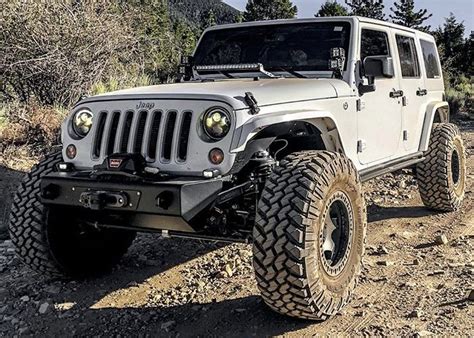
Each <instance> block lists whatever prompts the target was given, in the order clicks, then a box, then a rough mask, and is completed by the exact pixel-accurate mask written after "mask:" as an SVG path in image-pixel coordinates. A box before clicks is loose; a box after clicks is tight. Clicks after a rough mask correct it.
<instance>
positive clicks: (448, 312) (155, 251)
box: [0, 122, 474, 337]
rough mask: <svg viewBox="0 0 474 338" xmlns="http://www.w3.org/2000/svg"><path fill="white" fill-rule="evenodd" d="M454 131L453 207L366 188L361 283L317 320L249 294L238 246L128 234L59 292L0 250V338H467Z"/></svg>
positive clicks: (472, 217) (467, 271)
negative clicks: (119, 257)
mask: <svg viewBox="0 0 474 338" xmlns="http://www.w3.org/2000/svg"><path fill="white" fill-rule="evenodd" d="M461 129H462V130H463V135H464V138H465V142H466V146H467V148H468V167H469V171H468V172H469V173H470V174H469V176H468V181H467V182H468V188H467V194H466V199H465V202H464V204H463V207H462V209H461V210H460V211H458V212H455V213H448V214H441V213H433V212H430V211H428V210H426V209H424V208H423V207H422V203H421V200H420V198H419V195H418V192H417V189H416V184H415V182H414V180H413V178H412V177H411V176H408V175H405V174H400V175H396V176H394V175H387V176H384V177H383V178H379V179H377V180H375V181H372V182H370V183H368V184H366V186H365V189H366V199H367V202H368V206H369V207H368V210H369V226H368V227H369V229H368V230H369V231H368V249H367V254H366V256H365V259H364V263H365V267H364V270H363V276H362V278H361V281H360V283H359V285H358V287H357V289H356V291H355V296H354V299H353V300H352V302H351V303H350V304H349V305H348V306H347V307H346V308H345V309H344V310H343V312H342V313H341V314H339V315H337V316H336V317H334V318H332V319H330V320H328V321H326V322H323V323H314V322H309V321H303V320H296V319H291V318H286V317H283V316H280V315H278V314H275V313H273V312H272V311H270V310H269V309H268V308H267V307H266V306H265V305H264V304H263V303H262V301H261V300H260V298H259V296H258V292H257V289H256V286H255V282H254V277H253V273H252V268H251V255H250V254H251V248H250V246H247V245H216V244H212V243H206V242H199V241H188V240H180V239H161V238H159V237H157V236H156V235H140V236H139V238H138V240H137V241H136V242H135V244H134V245H133V247H132V248H131V250H130V251H129V253H128V254H127V255H126V257H125V258H124V259H123V261H122V262H121V264H120V265H119V266H118V267H117V268H116V269H115V270H114V271H113V272H112V273H111V274H109V275H107V276H104V277H101V278H96V279H91V280H85V281H79V282H72V281H69V282H67V281H59V280H45V279H43V278H41V276H38V275H36V274H34V273H32V272H30V270H28V269H27V268H26V267H24V266H23V265H22V264H21V263H20V262H19V261H18V260H17V258H15V257H14V253H13V248H12V247H11V243H10V242H9V241H4V242H2V241H0V336H13V335H18V334H19V335H31V334H33V335H38V336H43V335H46V336H63V335H65V336H72V335H111V334H114V335H127V336H128V335H138V334H141V335H151V336H155V335H160V336H177V335H179V336H270V335H289V336H298V337H299V336H302V335H315V334H336V333H338V334H347V335H362V334H369V335H388V334H390V335H414V334H419V335H424V334H428V333H434V334H446V335H453V334H464V335H471V336H472V335H474V328H473V323H474V311H473V304H474V303H473V302H472V301H469V300H468V299H467V294H468V292H472V290H473V288H474V260H473V254H474V251H473V246H474V123H472V122H471V123H470V124H467V123H465V124H462V123H461ZM10 174H11V173H10ZM9 177H10V176H9ZM15 177H16V176H15ZM3 179H5V176H3ZM0 214H1V212H0ZM443 236H445V237H446V238H444V237H443ZM445 239H446V243H443V240H445Z"/></svg>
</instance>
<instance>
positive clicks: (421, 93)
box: [416, 89, 428, 96]
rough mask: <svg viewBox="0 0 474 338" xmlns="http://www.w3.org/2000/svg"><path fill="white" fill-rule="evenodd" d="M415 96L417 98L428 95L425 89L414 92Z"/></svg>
mask: <svg viewBox="0 0 474 338" xmlns="http://www.w3.org/2000/svg"><path fill="white" fill-rule="evenodd" d="M416 95H418V96H425V95H428V91H427V90H426V89H418V90H417V91H416Z"/></svg>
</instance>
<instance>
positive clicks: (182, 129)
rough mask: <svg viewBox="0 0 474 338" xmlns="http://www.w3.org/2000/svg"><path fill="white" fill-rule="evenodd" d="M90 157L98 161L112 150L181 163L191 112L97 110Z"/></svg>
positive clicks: (187, 140) (184, 159)
mask: <svg viewBox="0 0 474 338" xmlns="http://www.w3.org/2000/svg"><path fill="white" fill-rule="evenodd" d="M98 116H99V117H98V119H97V127H96V131H95V135H94V141H93V146H92V156H93V158H94V159H96V160H99V159H100V160H102V159H103V158H105V157H106V156H108V155H110V154H113V153H118V152H120V153H126V152H128V153H140V154H142V155H143V156H144V157H145V158H146V160H147V161H148V162H154V161H155V160H156V159H160V160H161V161H162V162H165V163H166V162H170V161H176V162H185V161H186V157H187V152H188V143H189V134H190V128H191V119H192V112H191V111H185V112H182V113H178V112H177V111H176V110H170V111H167V112H166V111H165V112H164V111H161V110H155V111H146V110H140V111H138V112H136V111H126V112H123V113H122V112H118V111H113V112H100V113H99V114H98Z"/></svg>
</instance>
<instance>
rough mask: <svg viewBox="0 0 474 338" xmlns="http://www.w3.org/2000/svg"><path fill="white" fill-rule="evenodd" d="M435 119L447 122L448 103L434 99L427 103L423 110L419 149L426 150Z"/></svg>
mask: <svg viewBox="0 0 474 338" xmlns="http://www.w3.org/2000/svg"><path fill="white" fill-rule="evenodd" d="M435 119H436V121H437V122H438V121H439V122H442V123H447V122H449V104H448V102H444V101H435V102H431V103H429V104H428V106H427V107H426V112H425V120H424V122H423V130H422V134H421V140H420V146H419V151H427V150H428V145H429V143H430V137H431V129H432V127H433V123H434V122H435Z"/></svg>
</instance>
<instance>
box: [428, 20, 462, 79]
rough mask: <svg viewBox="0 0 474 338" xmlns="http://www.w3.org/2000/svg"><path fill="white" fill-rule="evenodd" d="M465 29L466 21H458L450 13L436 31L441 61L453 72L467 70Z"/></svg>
mask: <svg viewBox="0 0 474 338" xmlns="http://www.w3.org/2000/svg"><path fill="white" fill-rule="evenodd" d="M464 31H465V26H464V23H463V22H458V21H457V20H456V17H455V16H454V14H453V13H450V15H449V17H447V18H446V21H445V22H444V24H443V26H442V27H439V28H438V29H437V30H436V32H435V33H434V35H435V38H436V41H437V43H438V46H439V49H440V52H441V53H440V54H441V55H440V56H441V61H442V63H443V64H444V65H445V67H446V69H447V70H448V71H450V72H452V73H464V72H465V71H466V70H467V66H468V65H467V62H466V56H467V51H465V50H464V49H465V47H466V46H467V44H466V42H465V39H464Z"/></svg>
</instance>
